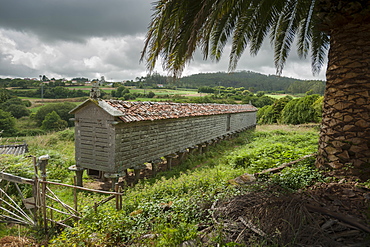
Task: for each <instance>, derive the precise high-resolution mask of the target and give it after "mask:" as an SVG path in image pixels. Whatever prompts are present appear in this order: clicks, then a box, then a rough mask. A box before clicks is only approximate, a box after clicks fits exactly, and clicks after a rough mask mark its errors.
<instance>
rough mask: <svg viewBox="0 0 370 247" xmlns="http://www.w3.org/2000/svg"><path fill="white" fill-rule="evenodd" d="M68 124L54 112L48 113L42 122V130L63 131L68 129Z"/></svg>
mask: <svg viewBox="0 0 370 247" xmlns="http://www.w3.org/2000/svg"><path fill="white" fill-rule="evenodd" d="M67 126H68V124H67V122H66V121H64V120H62V119H61V118H60V116H59V115H58V114H57V113H56V112H55V111H52V112H50V113H48V114H47V115H46V117H45V119H44V121H42V125H41V129H43V130H62V129H65V128H67Z"/></svg>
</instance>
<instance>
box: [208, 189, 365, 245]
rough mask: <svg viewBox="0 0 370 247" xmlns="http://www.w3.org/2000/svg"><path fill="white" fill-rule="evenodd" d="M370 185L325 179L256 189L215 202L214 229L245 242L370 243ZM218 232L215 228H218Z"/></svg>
mask: <svg viewBox="0 0 370 247" xmlns="http://www.w3.org/2000/svg"><path fill="white" fill-rule="evenodd" d="M368 199H370V191H368V190H367V189H365V188H359V187H357V186H356V184H355V183H329V184H327V183H320V184H317V185H315V186H313V187H311V188H309V189H307V190H305V191H301V192H298V193H288V192H283V191H281V189H280V188H276V187H275V188H270V189H269V190H268V191H266V190H263V191H262V190H261V191H253V192H249V193H246V194H244V195H240V196H238V197H235V198H233V199H232V200H230V201H223V202H218V203H217V204H216V203H215V205H213V207H212V209H213V214H212V217H213V220H214V222H215V225H214V226H213V227H212V228H213V229H212V230H211V229H208V230H207V233H205V235H204V239H203V240H204V242H207V243H208V244H211V243H210V241H211V240H210V239H211V236H212V235H213V236H214V234H215V231H216V229H218V230H217V231H220V229H221V231H222V233H221V235H222V236H223V239H224V242H225V243H230V242H234V243H239V244H241V245H242V246H255V244H258V243H259V244H261V245H264V246H325V247H326V246H329V247H330V246H353V247H354V246H370V237H369V236H370V235H369V233H370V227H369V219H368V217H367V215H366V213H367V212H369V211H368V207H369V201H368ZM212 232H213V233H212Z"/></svg>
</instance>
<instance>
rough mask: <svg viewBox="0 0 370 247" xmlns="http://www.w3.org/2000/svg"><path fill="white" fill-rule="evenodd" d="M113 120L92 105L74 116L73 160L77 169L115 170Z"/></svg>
mask: <svg viewBox="0 0 370 247" xmlns="http://www.w3.org/2000/svg"><path fill="white" fill-rule="evenodd" d="M113 120H114V118H113V117H112V116H110V115H109V114H107V113H106V112H105V111H104V110H102V109H101V108H99V107H96V106H95V105H94V104H89V105H87V106H86V107H85V108H84V110H83V111H79V112H77V113H76V115H75V139H76V140H75V156H76V157H75V158H76V165H77V166H78V167H83V168H89V169H94V170H99V171H112V170H114V169H115V161H114V157H115V155H114V144H115V141H114V140H115V131H114V128H112V124H111V123H112V121H113Z"/></svg>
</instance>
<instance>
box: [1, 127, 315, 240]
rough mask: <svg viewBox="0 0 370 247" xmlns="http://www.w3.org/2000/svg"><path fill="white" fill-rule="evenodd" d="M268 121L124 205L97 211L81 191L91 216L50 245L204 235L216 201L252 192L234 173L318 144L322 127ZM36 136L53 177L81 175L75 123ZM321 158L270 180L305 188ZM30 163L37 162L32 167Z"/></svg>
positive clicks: (134, 191)
mask: <svg viewBox="0 0 370 247" xmlns="http://www.w3.org/2000/svg"><path fill="white" fill-rule="evenodd" d="M263 128H264V129H263ZM263 128H262V129H261V128H258V129H257V131H255V132H246V133H243V134H241V135H240V136H239V137H238V138H236V139H233V140H229V141H224V142H223V143H221V144H218V145H217V146H212V147H210V149H209V152H207V153H205V154H203V155H194V156H190V157H189V159H188V160H187V161H185V163H183V164H182V165H180V166H174V167H173V169H172V170H171V171H166V172H161V173H158V174H157V176H156V177H155V178H151V179H146V180H141V181H140V182H139V183H138V184H137V185H136V186H135V187H128V188H126V189H125V191H124V195H123V198H122V200H123V205H122V210H121V211H116V210H115V209H114V205H113V203H114V202H108V203H107V204H104V205H102V206H100V207H99V208H98V210H97V212H95V211H94V210H92V208H91V207H88V205H91V204H92V202H93V201H94V200H96V199H98V197H99V196H96V195H92V194H91V193H82V192H80V193H79V200H80V202H79V205H80V208H81V209H82V211H83V213H84V218H83V219H82V220H81V221H80V222H79V224H78V225H76V226H75V227H74V228H71V229H65V230H64V231H63V232H62V233H60V234H59V235H57V236H55V237H54V239H52V240H51V241H50V246H73V245H76V246H92V245H94V246H115V245H119V244H121V245H122V246H123V245H124V244H127V245H132V246H178V245H180V244H181V243H183V242H185V241H195V242H196V241H198V240H199V239H198V236H197V235H198V230H199V229H198V228H199V227H200V226H202V227H207V226H210V225H212V220H211V217H210V214H209V209H210V208H211V205H212V203H213V202H214V201H215V200H218V199H224V198H232V197H234V196H236V195H239V194H242V193H244V191H245V188H242V187H240V186H235V185H232V184H230V183H229V182H228V181H229V180H231V179H234V178H235V177H237V176H240V175H241V174H244V173H246V172H248V173H255V172H260V171H262V170H264V169H267V168H271V167H276V166H279V165H281V164H282V163H286V162H289V161H292V160H295V159H298V158H300V157H302V156H304V155H307V154H310V153H313V152H315V151H316V149H317V139H318V133H317V131H315V130H312V129H311V130H310V129H307V128H305V129H304V130H303V131H300V129H297V128H292V127H287V126H284V127H283V128H280V129H279V128H278V127H277V126H274V127H273V128H272V127H263ZM28 143H29V145H30V152H31V154H32V155H35V156H38V155H43V154H49V155H50V156H51V159H50V162H49V167H48V168H47V169H48V178H49V179H52V180H60V181H62V182H66V183H70V181H71V179H72V176H73V174H72V173H70V172H69V171H68V169H67V168H68V167H69V166H70V165H73V164H74V142H73V130H65V131H62V132H59V133H54V134H50V135H47V136H43V137H34V138H33V139H31V140H28ZM2 159H3V160H4V161H5V162H2V166H3V167H5V166H6V169H7V170H10V171H15V172H18V174H21V175H24V176H27V177H29V176H30V174H31V172H32V169H31V168H32V166H29V160H27V158H22V157H18V158H14V157H13V158H10V157H5V158H4V157H3V158H2ZM313 162H314V160H313V159H307V160H304V161H302V162H298V163H297V164H295V165H294V166H293V167H290V168H286V169H284V170H283V171H282V172H281V173H280V174H275V175H270V176H269V175H267V176H264V179H265V180H266V181H267V182H268V183H274V184H278V185H280V186H281V187H284V188H286V189H289V190H297V189H300V188H304V187H305V186H307V185H310V184H311V183H313V182H314V181H317V180H319V179H320V174H319V173H318V172H317V171H316V170H315V168H314V167H313ZM10 164H14V165H10ZM17 164H18V165H17ZM25 164H27V167H29V168H30V169H28V168H27V169H24V168H25V167H26V165H25ZM262 187H263V185H262ZM262 187H261V188H262ZM58 194H59V195H60V196H61V197H62V198H63V200H65V201H66V203H67V204H68V201H70V202H72V201H73V196H72V193H71V191H70V190H69V191H67V190H66V191H58ZM82 207H83V208H82ZM91 241H93V242H91ZM213 241H216V242H217V243H219V244H223V246H233V244H234V243H229V244H227V243H226V245H225V243H223V241H224V240H223V239H222V237H221V236H219V237H217V236H215V238H214V240H213ZM234 246H237V244H234Z"/></svg>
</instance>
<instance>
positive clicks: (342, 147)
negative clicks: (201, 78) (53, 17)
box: [141, 0, 370, 179]
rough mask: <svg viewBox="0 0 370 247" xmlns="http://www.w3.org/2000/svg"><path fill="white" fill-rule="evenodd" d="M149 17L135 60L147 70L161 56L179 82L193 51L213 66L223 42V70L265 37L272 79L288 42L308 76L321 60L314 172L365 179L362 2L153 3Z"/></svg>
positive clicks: (368, 145) (367, 125) (369, 125)
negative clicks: (306, 63) (226, 58)
mask: <svg viewBox="0 0 370 247" xmlns="http://www.w3.org/2000/svg"><path fill="white" fill-rule="evenodd" d="M154 10H155V12H154V14H153V15H152V20H151V23H150V25H149V26H150V28H149V30H148V33H147V37H146V41H145V45H144V48H143V53H142V57H141V59H145V58H147V67H148V69H149V70H153V69H154V68H155V63H156V60H157V59H158V58H159V57H161V58H162V62H163V67H164V68H165V69H167V70H169V71H171V72H172V73H173V74H174V75H176V76H179V75H180V74H181V72H182V70H183V69H184V66H185V65H186V64H187V62H189V61H190V60H191V59H192V58H193V55H194V52H195V50H196V48H197V47H200V48H201V51H202V53H203V56H204V57H205V58H208V57H211V58H212V59H214V60H216V61H217V60H219V59H220V57H221V54H222V52H223V48H224V47H225V46H226V44H227V43H228V40H229V39H230V38H231V52H230V63H229V70H233V69H235V67H236V64H237V62H238V60H239V58H240V57H241V56H242V54H243V52H244V50H245V49H246V47H247V46H248V47H249V49H250V52H251V54H252V55H253V54H256V53H257V52H258V51H259V49H260V47H261V45H262V42H263V40H264V39H265V38H266V37H270V39H271V43H272V46H273V49H274V60H275V66H276V69H277V74H280V73H281V71H282V70H283V68H284V65H285V62H286V59H287V57H288V55H289V52H290V50H291V47H292V44H293V42H294V40H296V41H297V50H298V54H299V55H300V56H301V57H303V58H305V57H306V56H307V55H308V54H309V52H310V56H311V59H312V70H313V73H318V72H319V70H320V68H321V66H322V64H323V62H324V59H325V57H326V55H327V58H328V67H327V72H326V79H327V82H326V89H325V98H324V106H323V115H322V127H321V131H320V139H319V149H318V156H317V160H316V165H317V167H319V168H330V169H334V171H335V172H337V173H338V174H341V173H343V174H348V175H357V176H359V177H360V178H362V179H367V178H369V177H370V102H369V98H370V97H369V96H370V95H369V94H370V66H369V64H370V14H369V11H370V1H365V0H363V1H361V0H225V1H214V0H204V1H197V0H187V1H185V0H160V1H157V2H156V5H155V8H154ZM329 45H330V50H329ZM328 50H329V52H328V53H327V51H328ZM146 56H147V57H146Z"/></svg>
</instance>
